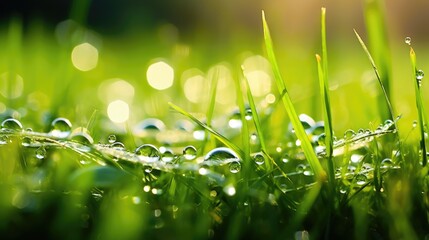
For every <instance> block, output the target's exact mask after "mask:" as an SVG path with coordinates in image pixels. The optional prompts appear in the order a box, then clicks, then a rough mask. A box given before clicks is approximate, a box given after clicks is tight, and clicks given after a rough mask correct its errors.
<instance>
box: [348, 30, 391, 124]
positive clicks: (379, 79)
mask: <svg viewBox="0 0 429 240" xmlns="http://www.w3.org/2000/svg"><path fill="white" fill-rule="evenodd" d="M353 31H354V32H355V34H356V37H357V39H358V41H359V43H360V44H361V46H362V48H363V50H364V51H365V53H366V55H367V56H368V59H369V61H370V63H371V65H372V68H373V69H374V73H375V76H376V77H377V80H378V83H379V84H380V88H381V90H382V91H383V95H384V101H385V102H386V104H387V108H388V111H389V116H388V118H389V119H392V120H394V119H395V118H394V114H393V107H392V104H391V103H390V100H389V94H388V92H387V90H386V87H385V85H384V83H383V81H382V78H381V76H380V73H379V71H378V68H377V65H376V64H375V61H374V59H373V58H372V56H371V53H370V52H369V50H368V48H367V47H366V45H365V43H364V42H363V40H362V38H361V37H360V36H359V34H358V33H357V31H356V30H355V29H353ZM380 112H382V111H380ZM383 120H385V119H383ZM396 127H397V126H396V122H395V128H396ZM396 129H397V128H396Z"/></svg>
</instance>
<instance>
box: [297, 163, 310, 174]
mask: <svg viewBox="0 0 429 240" xmlns="http://www.w3.org/2000/svg"><path fill="white" fill-rule="evenodd" d="M306 168H307V167H306V166H305V165H304V164H302V163H301V164H298V165H296V172H297V173H304V170H305V169H306Z"/></svg>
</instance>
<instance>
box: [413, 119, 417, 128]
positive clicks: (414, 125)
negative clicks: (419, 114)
mask: <svg viewBox="0 0 429 240" xmlns="http://www.w3.org/2000/svg"><path fill="white" fill-rule="evenodd" d="M416 127H417V120H414V121H413V128H416Z"/></svg>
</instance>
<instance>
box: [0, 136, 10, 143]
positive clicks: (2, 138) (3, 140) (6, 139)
mask: <svg viewBox="0 0 429 240" xmlns="http://www.w3.org/2000/svg"><path fill="white" fill-rule="evenodd" d="M9 142H10V139H9V136H7V135H0V144H1V145H3V144H7V143H9Z"/></svg>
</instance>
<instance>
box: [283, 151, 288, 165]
mask: <svg viewBox="0 0 429 240" xmlns="http://www.w3.org/2000/svg"><path fill="white" fill-rule="evenodd" d="M289 161H290V156H289V154H287V153H284V154H283V156H282V162H284V163H288V162H289Z"/></svg>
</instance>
